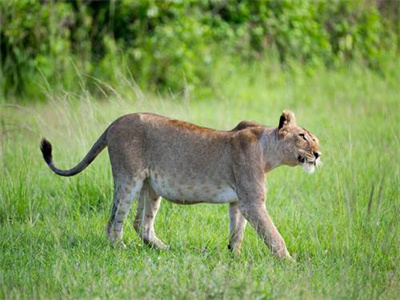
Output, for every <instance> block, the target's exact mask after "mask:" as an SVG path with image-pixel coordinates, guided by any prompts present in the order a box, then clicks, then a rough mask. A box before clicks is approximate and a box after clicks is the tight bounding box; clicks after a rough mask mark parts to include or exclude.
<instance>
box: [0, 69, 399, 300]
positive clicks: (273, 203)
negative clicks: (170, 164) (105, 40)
mask: <svg viewBox="0 0 400 300" xmlns="http://www.w3.org/2000/svg"><path fill="white" fill-rule="evenodd" d="M392 70H393V71H391V73H388V74H389V75H388V76H386V77H383V76H380V75H377V74H376V73H373V72H369V71H365V70H363V69H357V68H349V69H348V70H343V71H336V72H329V71H321V72H317V73H315V74H314V75H310V76H295V77H291V76H286V75H284V74H281V73H278V74H274V73H273V72H260V70H259V69H257V67H255V68H254V69H253V70H249V69H247V70H245V71H243V72H238V70H229V67H227V68H226V69H224V71H222V70H220V71H219V73H217V74H216V76H219V86H218V87H216V88H215V90H214V91H213V92H214V94H215V99H211V98H210V99H209V100H203V101H200V102H199V101H195V99H193V96H192V95H190V94H188V93H182V94H174V93H171V94H170V96H163V97H161V96H158V95H150V94H146V93H143V92H142V91H140V89H139V88H138V87H137V86H136V85H135V84H134V83H132V81H129V80H126V81H121V84H120V85H118V86H112V87H111V86H107V85H106V84H105V83H101V82H99V87H101V88H102V89H103V90H104V92H105V93H107V99H108V100H106V101H102V102H98V101H96V99H94V97H93V96H92V95H91V94H90V93H88V92H87V91H86V89H85V87H84V86H82V92H81V93H80V94H69V93H65V94H57V95H53V94H52V93H51V88H50V89H49V91H48V92H49V96H48V97H49V101H48V103H46V104H35V105H29V106H24V107H20V106H16V105H11V104H10V105H8V104H4V105H2V107H1V110H0V118H1V120H0V126H1V128H0V130H1V131H0V146H1V147H0V151H1V154H0V155H1V156H0V169H1V172H0V173H1V175H0V253H1V255H0V298H1V299H18V298H22V299H24V298H117V297H123V298H146V299H147V298H150V299H151V298H172V297H176V298H185V299H186V298H187V299H189V298H232V299H239V298H332V299H337V298H382V299H397V298H398V297H399V296H400V295H399V290H400V281H399V278H400V270H399V265H400V256H399V244H400V243H399V242H400V240H399V234H398V232H399V231H400V225H399V214H400V197H399V194H400V193H399V192H400V191H399V182H400V167H399V166H400V158H399V157H400V155H399V154H400V153H399V149H400V145H399V139H400V136H399V127H398V124H399V123H400V114H399V111H400V99H399V95H400V86H399V85H398V78H399V76H400V73H399V71H398V70H400V69H399V68H397V69H396V68H395V66H393V69H392ZM396 78H397V79H396ZM284 108H290V109H292V110H293V111H294V112H295V113H296V117H297V120H298V123H299V124H300V125H302V126H304V127H306V128H307V129H309V130H310V131H311V132H313V133H315V134H316V135H317V136H318V137H319V139H320V142H321V146H322V153H323V156H322V159H323V162H324V167H323V168H322V169H321V170H320V171H318V172H316V173H315V174H313V175H311V176H310V175H307V174H305V173H304V172H302V170H301V169H300V168H289V167H282V168H279V169H277V170H275V171H273V172H271V173H270V174H269V176H268V180H267V183H266V184H267V187H268V194H267V202H266V206H267V209H268V210H269V212H270V214H271V216H272V217H273V219H274V221H275V223H276V225H277V227H278V229H279V230H280V232H281V234H282V235H283V237H284V238H285V240H286V242H287V245H288V249H289V251H290V252H291V253H292V254H293V256H294V257H295V258H296V260H297V263H296V264H286V263H284V262H281V261H278V260H276V259H275V258H274V257H273V256H272V255H271V254H270V252H269V251H268V249H267V248H266V247H265V246H264V245H263V244H262V242H261V240H260V239H259V238H258V237H257V236H256V234H255V233H254V230H253V229H252V228H251V227H248V228H247V229H246V234H245V240H244V246H243V251H242V254H241V256H240V257H238V258H234V257H232V256H231V255H230V253H229V252H228V250H227V242H228V237H229V235H228V222H229V218H228V209H227V205H195V206H189V207H187V206H178V205H174V204H171V203H168V202H167V201H163V202H162V207H161V209H160V213H159V215H158V217H157V220H156V231H157V233H158V235H159V237H160V238H161V239H162V240H164V241H165V242H166V243H168V244H169V245H170V246H171V250H169V251H166V252H160V251H157V250H154V249H149V248H147V247H146V246H144V245H143V244H142V242H141V241H140V240H139V239H138V237H137V236H136V234H135V233H134V230H133V226H132V220H133V218H132V213H131V215H130V216H129V218H128V220H127V222H126V225H125V237H124V239H125V241H126V244H127V245H128V249H126V250H121V249H115V248H113V247H111V246H110V245H109V243H108V242H107V239H106V235H105V225H106V222H107V219H108V216H109V213H110V208H111V202H112V180H111V172H110V166H109V160H108V157H107V154H106V151H105V152H104V153H103V154H101V155H100V156H99V157H98V158H97V160H96V161H95V162H94V163H93V164H92V165H91V166H90V167H89V168H88V169H86V170H85V171H84V172H83V173H82V174H80V175H77V176H76V177H73V178H61V177H57V176H56V175H54V174H53V173H52V172H51V171H50V170H49V169H48V167H47V166H46V165H45V163H44V162H43V160H42V158H41V153H40V151H39V147H38V143H39V141H40V138H41V137H42V136H45V137H46V138H48V139H49V140H50V141H51V142H52V143H53V147H54V150H53V156H54V160H55V161H56V163H57V164H58V165H59V166H60V167H62V168H69V167H71V166H73V165H74V164H76V163H77V162H78V161H79V160H80V159H81V158H82V157H83V156H84V155H85V154H86V152H87V151H88V149H89V148H90V146H91V145H92V143H93V142H94V141H95V140H96V139H97V137H98V136H99V135H100V134H101V133H102V132H103V130H104V129H105V128H106V127H107V126H108V124H109V123H110V122H112V121H113V120H114V119H115V118H117V117H118V116H120V115H123V114H126V113H130V112H138V111H152V112H156V113H160V114H163V115H167V116H170V117H175V118H179V119H183V120H187V121H191V122H193V123H196V124H200V125H205V126H208V127H214V128H219V129H230V128H233V127H234V126H235V125H236V124H237V123H238V122H239V121H240V120H243V119H252V120H256V121H259V122H261V123H264V124H267V125H275V126H276V125H277V124H278V120H279V116H280V113H281V111H282V110H283V109H284ZM135 206H136V204H134V208H133V210H135Z"/></svg>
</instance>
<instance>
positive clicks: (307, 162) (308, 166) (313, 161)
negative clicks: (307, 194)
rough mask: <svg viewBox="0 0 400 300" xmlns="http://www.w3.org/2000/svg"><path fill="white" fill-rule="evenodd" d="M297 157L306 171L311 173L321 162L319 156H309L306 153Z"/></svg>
mask: <svg viewBox="0 0 400 300" xmlns="http://www.w3.org/2000/svg"><path fill="white" fill-rule="evenodd" d="M297 159H298V161H299V163H300V164H301V166H302V167H303V169H304V170H305V171H306V172H307V173H313V172H314V171H315V168H316V167H320V166H321V165H322V162H321V161H320V159H319V158H311V157H308V156H307V155H304V156H302V155H299V156H298V157H297Z"/></svg>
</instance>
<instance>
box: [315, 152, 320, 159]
mask: <svg viewBox="0 0 400 300" xmlns="http://www.w3.org/2000/svg"><path fill="white" fill-rule="evenodd" d="M313 153H314V156H315V159H317V158H318V157H320V156H321V152H315V151H313Z"/></svg>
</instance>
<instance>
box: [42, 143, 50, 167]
mask: <svg viewBox="0 0 400 300" xmlns="http://www.w3.org/2000/svg"><path fill="white" fill-rule="evenodd" d="M40 150H42V154H43V158H44V160H45V161H46V163H47V164H50V163H51V161H52V157H51V144H50V142H49V141H48V140H46V139H42V141H41V142H40Z"/></svg>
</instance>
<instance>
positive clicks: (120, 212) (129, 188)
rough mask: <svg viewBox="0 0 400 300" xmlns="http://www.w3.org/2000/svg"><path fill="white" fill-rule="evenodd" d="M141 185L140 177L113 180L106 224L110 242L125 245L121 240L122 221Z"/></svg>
mask: <svg viewBox="0 0 400 300" xmlns="http://www.w3.org/2000/svg"><path fill="white" fill-rule="evenodd" d="M142 186H143V181H142V180H141V179H140V178H136V179H133V180H130V181H128V182H124V181H121V180H116V181H115V183H114V201H113V207H112V212H111V217H110V219H109V221H108V225H107V236H108V238H109V240H110V241H111V242H113V243H118V244H120V245H121V246H123V247H125V245H124V243H123V242H122V236H123V225H124V221H125V219H126V217H127V215H128V213H129V211H130V209H131V206H132V202H133V200H134V199H135V198H137V196H138V195H139V192H140V190H141V189H142Z"/></svg>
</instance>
